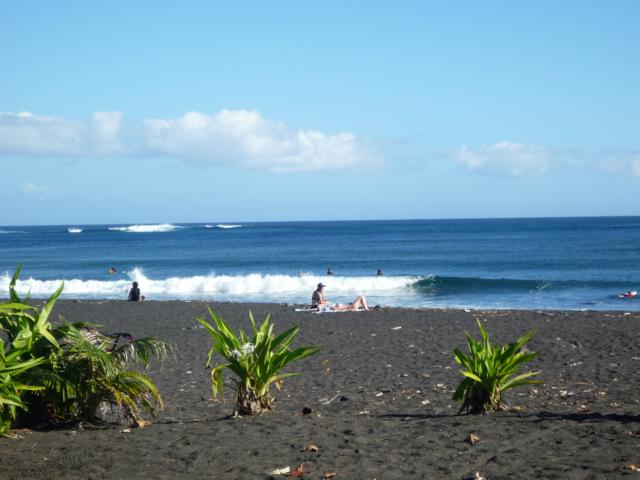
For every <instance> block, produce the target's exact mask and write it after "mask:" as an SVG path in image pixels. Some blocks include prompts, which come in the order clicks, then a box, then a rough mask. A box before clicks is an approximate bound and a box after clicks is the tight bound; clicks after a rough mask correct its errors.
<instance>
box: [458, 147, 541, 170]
mask: <svg viewBox="0 0 640 480" xmlns="http://www.w3.org/2000/svg"><path fill="white" fill-rule="evenodd" d="M551 157H552V155H551V152H550V151H549V150H548V149H546V148H544V147H540V146H537V145H524V144H521V143H515V142H509V141H502V142H498V143H495V144H493V145H488V146H482V147H479V148H471V147H468V146H466V145H465V146H462V147H460V148H459V149H458V150H457V151H456V152H455V153H454V158H455V159H456V160H457V162H458V163H459V164H461V165H463V166H464V167H466V169H467V170H468V171H470V172H476V173H483V174H488V175H498V176H511V177H523V176H529V175H544V174H545V173H547V172H548V171H549V167H550V164H551Z"/></svg>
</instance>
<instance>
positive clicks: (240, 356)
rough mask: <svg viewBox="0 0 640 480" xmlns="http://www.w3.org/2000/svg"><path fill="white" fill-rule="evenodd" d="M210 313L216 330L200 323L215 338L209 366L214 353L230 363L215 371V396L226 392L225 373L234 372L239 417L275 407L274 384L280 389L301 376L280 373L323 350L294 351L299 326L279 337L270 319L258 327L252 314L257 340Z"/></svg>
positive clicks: (220, 365)
mask: <svg viewBox="0 0 640 480" xmlns="http://www.w3.org/2000/svg"><path fill="white" fill-rule="evenodd" d="M209 314H210V315H211V318H212V319H213V321H214V323H215V327H214V326H212V325H211V324H209V323H208V322H207V321H205V320H204V319H202V318H199V319H198V321H199V322H200V323H201V324H202V325H203V326H204V327H205V328H206V329H207V331H208V332H209V334H210V335H211V337H212V338H213V345H212V347H211V349H209V355H208V359H207V367H210V366H211V364H212V357H213V354H214V353H217V354H219V355H220V356H222V357H223V358H224V360H225V362H226V363H221V364H218V365H216V366H214V367H213V369H212V370H211V386H212V388H213V395H214V397H217V395H218V393H222V390H223V379H222V373H223V371H224V370H225V369H229V370H231V371H232V372H233V373H234V374H235V376H236V378H235V382H236V385H237V390H236V405H235V407H236V412H235V413H236V414H237V415H252V414H254V413H265V412H266V411H268V410H271V409H272V408H273V399H272V398H271V395H270V393H269V387H270V386H271V384H275V385H276V386H279V384H280V382H282V380H284V379H285V378H289V377H293V376H295V375H299V374H297V373H280V371H281V370H282V369H283V368H284V367H285V366H287V365H288V364H289V363H291V362H294V361H296V360H301V359H303V358H305V357H308V356H310V355H313V354H314V353H316V352H317V351H318V350H319V348H318V347H315V346H308V347H299V348H296V349H290V348H289V346H290V345H291V344H292V343H293V340H294V339H295V337H296V336H297V335H298V330H299V328H298V327H292V328H290V329H288V330H286V331H285V332H283V333H281V334H280V335H278V336H275V335H274V333H273V324H272V323H271V322H270V317H269V316H267V318H266V319H265V320H264V322H262V324H261V325H260V327H258V326H256V322H255V320H254V318H253V314H252V313H249V319H250V320H251V327H252V330H253V337H252V338H251V339H249V338H248V337H247V335H246V334H245V333H244V332H243V331H242V330H240V333H239V334H236V333H235V332H233V331H232V330H231V328H230V327H229V325H228V324H227V323H225V322H224V320H223V319H222V318H220V317H218V316H217V315H216V314H215V313H214V312H213V311H212V310H211V309H209Z"/></svg>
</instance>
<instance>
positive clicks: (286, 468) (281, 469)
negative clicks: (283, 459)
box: [269, 467, 291, 475]
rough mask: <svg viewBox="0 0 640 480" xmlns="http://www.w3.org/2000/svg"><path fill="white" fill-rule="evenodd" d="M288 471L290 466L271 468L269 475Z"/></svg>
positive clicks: (284, 473) (283, 473)
mask: <svg viewBox="0 0 640 480" xmlns="http://www.w3.org/2000/svg"><path fill="white" fill-rule="evenodd" d="M289 472H291V467H282V468H276V469H275V470H272V471H271V472H269V475H286V474H287V473H289Z"/></svg>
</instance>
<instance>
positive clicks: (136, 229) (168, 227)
mask: <svg viewBox="0 0 640 480" xmlns="http://www.w3.org/2000/svg"><path fill="white" fill-rule="evenodd" d="M179 228H182V227H179V226H177V225H172V224H170V223H163V224H160V225H129V226H128V227H109V230H112V231H117V232H133V233H153V232H172V231H174V230H177V229H179Z"/></svg>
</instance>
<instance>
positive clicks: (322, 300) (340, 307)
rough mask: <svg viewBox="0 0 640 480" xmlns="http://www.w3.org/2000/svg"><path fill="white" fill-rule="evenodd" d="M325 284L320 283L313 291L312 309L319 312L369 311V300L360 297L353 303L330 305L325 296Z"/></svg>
mask: <svg viewBox="0 0 640 480" xmlns="http://www.w3.org/2000/svg"><path fill="white" fill-rule="evenodd" d="M325 287H326V285H325V284H324V283H319V284H318V288H317V289H315V290H314V291H313V295H311V308H316V309H318V311H319V312H345V311H354V312H357V311H358V310H360V309H361V308H362V309H363V310H369V306H368V305H367V299H366V298H364V297H363V296H362V295H360V296H359V297H358V298H356V299H355V300H354V301H353V302H352V303H330V302H328V301H327V298H326V297H325V296H324V288H325Z"/></svg>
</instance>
